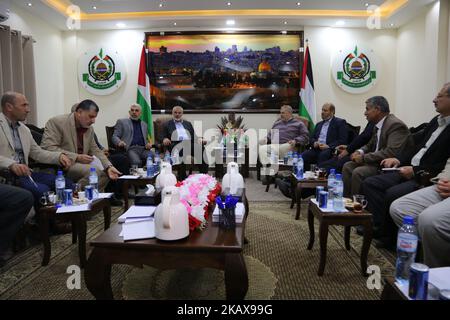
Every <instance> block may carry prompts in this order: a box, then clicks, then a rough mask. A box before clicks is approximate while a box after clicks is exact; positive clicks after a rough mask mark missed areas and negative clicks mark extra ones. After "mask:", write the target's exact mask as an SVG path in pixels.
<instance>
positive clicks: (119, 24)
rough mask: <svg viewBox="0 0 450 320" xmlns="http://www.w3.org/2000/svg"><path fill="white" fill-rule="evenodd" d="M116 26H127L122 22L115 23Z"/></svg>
mask: <svg viewBox="0 0 450 320" xmlns="http://www.w3.org/2000/svg"><path fill="white" fill-rule="evenodd" d="M116 26H117V27H118V28H125V27H126V26H127V25H126V24H125V23H123V22H118V23H116Z"/></svg>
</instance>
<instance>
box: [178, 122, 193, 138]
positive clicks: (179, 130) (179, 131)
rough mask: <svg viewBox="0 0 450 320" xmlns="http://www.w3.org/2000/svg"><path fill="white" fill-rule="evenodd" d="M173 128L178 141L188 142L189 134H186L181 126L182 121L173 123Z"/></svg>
mask: <svg viewBox="0 0 450 320" xmlns="http://www.w3.org/2000/svg"><path fill="white" fill-rule="evenodd" d="M175 127H176V129H177V134H178V140H179V141H182V140H190V138H189V134H188V133H187V132H186V129H185V128H184V126H183V123H182V121H175Z"/></svg>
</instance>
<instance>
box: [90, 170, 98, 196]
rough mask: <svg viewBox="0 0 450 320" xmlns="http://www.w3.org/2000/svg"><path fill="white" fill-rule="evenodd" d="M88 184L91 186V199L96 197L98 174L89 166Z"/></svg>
mask: <svg viewBox="0 0 450 320" xmlns="http://www.w3.org/2000/svg"><path fill="white" fill-rule="evenodd" d="M89 185H90V186H91V187H92V199H97V198H98V176H97V171H96V170H95V168H94V167H91V173H90V174H89Z"/></svg>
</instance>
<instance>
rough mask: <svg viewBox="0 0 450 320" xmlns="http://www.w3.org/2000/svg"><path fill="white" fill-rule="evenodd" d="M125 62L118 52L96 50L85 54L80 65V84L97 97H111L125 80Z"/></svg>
mask: <svg viewBox="0 0 450 320" xmlns="http://www.w3.org/2000/svg"><path fill="white" fill-rule="evenodd" d="M124 65H125V64H124V60H123V58H122V57H121V56H120V55H119V53H118V52H117V51H114V50H109V51H108V50H103V48H101V49H100V50H95V51H91V52H85V53H84V54H83V56H82V57H80V60H79V63H78V74H79V79H80V83H81V85H82V86H83V88H85V89H86V90H87V91H89V92H90V93H93V94H96V95H102V96H103V95H109V94H111V93H113V92H115V91H116V90H117V89H119V88H120V86H121V85H122V83H123V81H124V80H125V68H124Z"/></svg>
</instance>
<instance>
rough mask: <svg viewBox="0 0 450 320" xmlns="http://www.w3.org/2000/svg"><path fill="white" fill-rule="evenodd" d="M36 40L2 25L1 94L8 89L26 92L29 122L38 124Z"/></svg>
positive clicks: (0, 40) (0, 29)
mask: <svg viewBox="0 0 450 320" xmlns="http://www.w3.org/2000/svg"><path fill="white" fill-rule="evenodd" d="M33 43H34V40H33V38H32V37H30V36H23V35H22V33H21V32H20V31H17V30H11V28H10V27H8V26H4V25H0V95H3V93H5V92H7V91H16V92H19V93H22V94H24V95H25V96H26V97H27V99H28V102H29V103H30V109H31V111H30V114H29V115H28V117H27V123H31V124H36V122H37V121H36V120H37V106H36V76H35V69H34V52H33Z"/></svg>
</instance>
